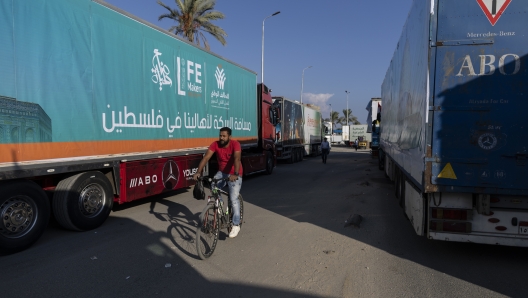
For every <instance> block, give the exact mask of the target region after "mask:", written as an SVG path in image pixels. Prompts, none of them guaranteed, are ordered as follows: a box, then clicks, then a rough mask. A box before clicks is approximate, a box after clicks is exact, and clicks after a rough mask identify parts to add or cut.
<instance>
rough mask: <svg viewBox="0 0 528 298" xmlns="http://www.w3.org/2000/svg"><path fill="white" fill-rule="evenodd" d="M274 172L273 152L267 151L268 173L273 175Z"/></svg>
mask: <svg viewBox="0 0 528 298" xmlns="http://www.w3.org/2000/svg"><path fill="white" fill-rule="evenodd" d="M271 173H273V155H272V154H271V152H269V151H268V152H266V174H268V175H271Z"/></svg>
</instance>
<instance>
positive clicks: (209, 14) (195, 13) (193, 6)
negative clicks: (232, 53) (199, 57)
mask: <svg viewBox="0 0 528 298" xmlns="http://www.w3.org/2000/svg"><path fill="white" fill-rule="evenodd" d="M175 2H176V5H177V6H178V8H176V9H172V8H170V7H169V6H168V5H166V4H164V3H163V2H161V0H158V4H159V5H161V6H163V7H165V8H166V9H167V10H168V11H169V12H168V13H167V14H162V15H160V16H159V17H158V21H161V20H162V19H164V18H168V19H171V20H174V21H175V22H176V23H177V25H176V26H172V27H170V28H169V32H173V33H174V34H175V35H180V36H182V37H184V38H186V39H187V40H188V41H190V42H191V43H194V44H196V45H198V46H201V42H203V45H204V47H205V49H206V50H208V51H209V49H210V47H209V43H208V42H207V39H206V38H205V35H204V34H203V32H207V33H209V34H211V35H212V36H214V38H216V39H217V40H218V41H219V42H220V43H221V44H222V45H224V46H225V45H226V43H227V42H226V40H225V37H226V36H227V33H226V32H225V31H224V29H222V28H220V27H218V26H216V25H213V24H212V23H211V21H214V20H221V19H223V18H224V17H225V16H224V14H223V13H221V12H219V11H215V10H213V9H214V6H215V4H216V1H215V0H175ZM200 40H201V42H200Z"/></svg>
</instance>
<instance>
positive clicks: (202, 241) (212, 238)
mask: <svg viewBox="0 0 528 298" xmlns="http://www.w3.org/2000/svg"><path fill="white" fill-rule="evenodd" d="M219 229H220V227H219V225H218V214H217V212H216V211H215V207H214V204H208V205H207V206H206V207H205V208H204V210H203V211H202V214H201V215H200V223H199V225H198V228H196V251H197V252H198V257H200V259H202V260H205V259H207V258H209V257H210V256H211V255H212V254H213V252H214V250H215V248H216V244H217V243H218V235H219Z"/></svg>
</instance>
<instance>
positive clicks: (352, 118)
mask: <svg viewBox="0 0 528 298" xmlns="http://www.w3.org/2000/svg"><path fill="white" fill-rule="evenodd" d="M347 114H348V124H349V125H350V124H354V125H355V124H361V122H359V120H358V118H357V117H356V116H354V115H353V114H352V110H351V109H348V110H346V109H344V110H343V117H341V118H340V120H341V124H342V125H346V124H347Z"/></svg>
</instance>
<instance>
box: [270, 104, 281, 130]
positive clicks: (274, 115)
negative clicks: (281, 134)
mask: <svg viewBox="0 0 528 298" xmlns="http://www.w3.org/2000/svg"><path fill="white" fill-rule="evenodd" d="M269 120H270V122H271V124H273V126H275V125H277V124H278V123H279V120H280V116H279V111H278V109H277V108H275V107H273V106H271V107H269Z"/></svg>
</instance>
